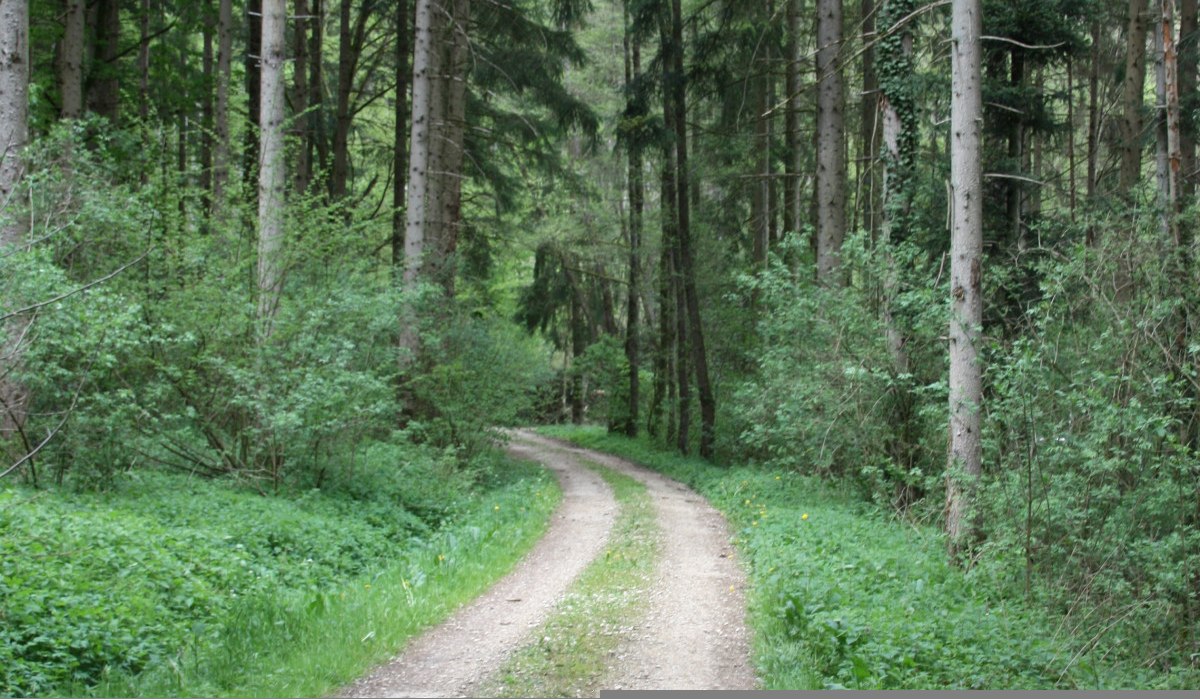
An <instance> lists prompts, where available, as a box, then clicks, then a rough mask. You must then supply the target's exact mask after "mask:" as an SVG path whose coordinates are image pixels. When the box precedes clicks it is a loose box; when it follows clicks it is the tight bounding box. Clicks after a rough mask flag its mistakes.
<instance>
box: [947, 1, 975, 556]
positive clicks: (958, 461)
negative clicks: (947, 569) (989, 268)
mask: <svg viewBox="0 0 1200 699" xmlns="http://www.w3.org/2000/svg"><path fill="white" fill-rule="evenodd" d="M952 7H953V9H952V12H951V46H950V52H951V53H950V67H951V86H950V95H951V97H950V99H951V102H950V139H951V160H950V186H951V197H952V198H951V207H952V208H951V211H952V224H951V230H950V295H951V304H950V406H949V407H950V444H949V447H950V448H949V463H948V464H947V475H946V533H947V534H948V538H947V540H948V545H949V552H950V555H951V556H952V557H957V556H958V555H959V554H960V553H961V552H962V551H963V550H964V549H965V547H966V545H967V543H968V539H969V537H970V536H971V535H973V533H974V531H975V530H976V526H977V521H976V519H977V518H976V513H975V511H974V499H975V490H976V487H977V484H978V481H979V477H980V475H981V473H982V469H983V464H982V460H983V449H982V441H981V439H980V427H981V423H980V406H981V404H982V403H981V402H982V400H983V381H982V368H983V367H982V365H981V363H980V356H979V341H980V332H979V327H980V324H981V323H982V321H983V296H982V265H983V259H982V257H983V177H982V171H981V168H980V162H981V157H980V156H981V152H980V151H981V148H980V141H981V130H982V129H981V125H982V123H983V99H982V94H983V90H982V85H981V82H982V80H981V47H980V35H981V33H982V31H981V30H982V17H981V15H982V7H981V3H980V0H954V2H953V6H952Z"/></svg>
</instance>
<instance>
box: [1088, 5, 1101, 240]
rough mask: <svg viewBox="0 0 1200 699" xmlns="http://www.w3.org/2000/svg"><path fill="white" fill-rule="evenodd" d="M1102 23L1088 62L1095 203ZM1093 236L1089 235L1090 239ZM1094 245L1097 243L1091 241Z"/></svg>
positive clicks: (1092, 196) (1092, 197)
mask: <svg viewBox="0 0 1200 699" xmlns="http://www.w3.org/2000/svg"><path fill="white" fill-rule="evenodd" d="M1103 36H1104V35H1103V33H1102V32H1101V30H1100V22H1094V23H1092V48H1091V55H1090V60H1089V62H1088V142H1087V197H1088V201H1094V200H1095V198H1096V196H1097V194H1098V192H1097V191H1096V185H1097V177H1098V176H1099V173H1098V169H1099V162H1100V51H1101V49H1100V40H1101V39H1102V38H1103ZM1090 236H1091V234H1090V233H1089V238H1090ZM1089 242H1092V243H1094V242H1095V241H1092V240H1089Z"/></svg>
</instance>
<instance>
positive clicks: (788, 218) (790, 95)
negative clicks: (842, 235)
mask: <svg viewBox="0 0 1200 699" xmlns="http://www.w3.org/2000/svg"><path fill="white" fill-rule="evenodd" d="M785 1H786V2H787V49H786V50H787V62H786V67H785V73H784V76H785V78H784V80H785V87H784V89H785V90H787V106H786V108H785V112H784V117H785V120H786V121H785V124H784V131H786V133H785V134H784V141H785V149H786V150H787V161H786V163H787V164H786V170H787V176H786V177H785V178H784V191H785V192H786V194H785V195H784V205H783V206H784V229H785V230H787V231H789V232H791V233H797V234H798V233H799V232H800V230H801V229H802V228H803V227H804V204H803V194H802V193H803V189H804V187H803V185H802V180H801V175H800V173H801V171H802V170H803V168H804V160H803V154H802V153H801V151H800V149H801V144H802V143H803V142H804V141H803V139H802V138H801V137H800V63H801V61H802V60H803V58H802V56H801V55H800V0H785Z"/></svg>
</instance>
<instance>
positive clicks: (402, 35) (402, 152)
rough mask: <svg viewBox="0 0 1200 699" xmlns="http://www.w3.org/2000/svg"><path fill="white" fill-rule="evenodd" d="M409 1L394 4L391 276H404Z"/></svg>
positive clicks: (396, 278)
mask: <svg viewBox="0 0 1200 699" xmlns="http://www.w3.org/2000/svg"><path fill="white" fill-rule="evenodd" d="M408 56H409V41H408V0H399V1H398V2H397V3H396V56H395V60H396V76H395V79H396V108H395V111H394V114H393V118H394V119H395V127H394V130H393V132H392V139H393V143H392V170H393V171H394V172H395V176H394V177H395V178H394V180H393V182H392V274H393V278H394V280H396V281H399V280H400V279H403V277H404V192H405V189H406V188H407V186H408V141H407V139H406V138H405V135H406V134H407V133H408V78H409V76H410V75H411V73H410V72H409V66H408Z"/></svg>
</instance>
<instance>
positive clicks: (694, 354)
mask: <svg viewBox="0 0 1200 699" xmlns="http://www.w3.org/2000/svg"><path fill="white" fill-rule="evenodd" d="M671 20H672V21H671V44H672V51H671V58H672V62H673V63H674V73H675V75H674V78H675V80H674V93H675V94H674V98H673V99H672V101H671V107H672V109H673V110H674V112H675V158H676V162H675V176H676V180H677V184H676V188H675V189H676V196H677V200H678V206H677V209H678V211H679V221H678V226H679V257H680V260H679V262H680V265H681V266H682V269H683V291H684V295H685V297H686V301H687V330H688V332H687V338H688V345H689V350H690V352H689V354H690V358H691V361H692V364H693V367H692V368H693V370H694V371H695V373H696V392H697V393H698V394H699V396H698V397H699V399H700V456H701V457H702V458H705V459H711V458H712V457H713V449H714V446H715V444H716V436H717V435H716V422H717V404H716V399H715V397H714V395H713V389H712V382H711V381H710V379H709V375H708V352H707V350H706V349H705V345H704V328H703V325H702V323H701V318H700V299H699V296H698V294H697V292H696V265H695V261H694V255H693V253H692V234H691V211H690V204H689V201H688V177H689V175H690V173H689V172H688V140H687V73H686V72H685V71H684V60H683V49H684V44H683V10H682V7H681V3H680V0H672V3H671Z"/></svg>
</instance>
